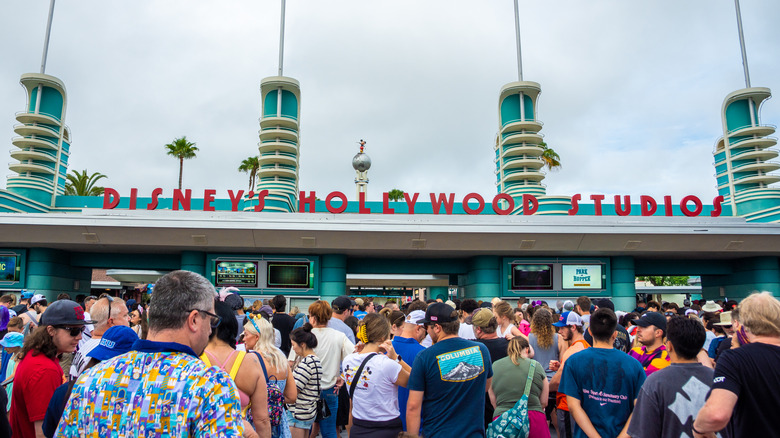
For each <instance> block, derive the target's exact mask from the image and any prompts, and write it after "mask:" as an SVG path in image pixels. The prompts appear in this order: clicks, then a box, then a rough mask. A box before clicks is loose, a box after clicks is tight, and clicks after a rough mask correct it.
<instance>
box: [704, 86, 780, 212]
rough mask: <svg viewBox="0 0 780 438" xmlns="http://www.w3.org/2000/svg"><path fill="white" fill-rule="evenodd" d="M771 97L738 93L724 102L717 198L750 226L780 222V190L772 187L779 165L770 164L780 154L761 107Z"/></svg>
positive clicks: (758, 91)
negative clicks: (775, 147)
mask: <svg viewBox="0 0 780 438" xmlns="http://www.w3.org/2000/svg"><path fill="white" fill-rule="evenodd" d="M771 96H772V93H771V92H770V90H769V89H768V88H764V87H750V88H744V89H741V90H737V91H735V92H733V93H730V94H729V95H728V96H726V99H725V100H724V101H723V107H722V110H721V117H722V121H723V136H722V137H720V138H719V139H718V141H717V142H716V144H715V151H714V152H713V154H714V155H715V172H716V175H715V176H716V178H717V181H718V194H719V195H722V196H723V198H724V204H726V205H728V206H730V207H731V211H732V214H733V215H734V216H742V217H744V218H745V219H746V220H748V221H751V222H780V189H777V188H774V187H770V184H772V183H776V182H778V181H780V175H777V174H774V173H772V172H773V171H775V170H777V169H780V163H778V162H776V161H769V160H771V159H773V158H776V157H777V155H778V152H777V151H776V150H774V149H772V147H773V146H776V145H777V138H774V137H770V135H772V134H773V133H774V132H775V127H774V126H772V125H767V124H764V123H761V119H760V110H761V104H762V103H763V102H765V101H766V100H767V99H769V98H770V97H771Z"/></svg>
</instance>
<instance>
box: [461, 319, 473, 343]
mask: <svg viewBox="0 0 780 438" xmlns="http://www.w3.org/2000/svg"><path fill="white" fill-rule="evenodd" d="M458 336H459V337H461V338H463V339H477V337H476V335H474V326H473V325H471V324H466V323H465V322H462V323H460V328H459V329H458Z"/></svg>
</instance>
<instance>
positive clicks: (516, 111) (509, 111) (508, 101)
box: [501, 94, 520, 124]
mask: <svg viewBox="0 0 780 438" xmlns="http://www.w3.org/2000/svg"><path fill="white" fill-rule="evenodd" d="M512 120H520V95H519V94H513V95H511V96H507V97H506V98H504V100H503V101H502V102H501V124H506V123H508V122H511V121H512Z"/></svg>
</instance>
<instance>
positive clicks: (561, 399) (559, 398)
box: [555, 339, 590, 411]
mask: <svg viewBox="0 0 780 438" xmlns="http://www.w3.org/2000/svg"><path fill="white" fill-rule="evenodd" d="M579 342H582V346H583V347H584V348H590V344H588V341H586V340H584V339H579V340H577V341H575V342H574V343H573V344H571V346H572V347H573V346H575V345H577V344H578V343H579ZM569 348H571V347H569ZM564 366H565V364H564ZM555 407H556V408H558V409H561V410H564V411H568V410H569V404H568V402H567V401H566V394H564V393H562V392H561V391H558V393H557V394H555Z"/></svg>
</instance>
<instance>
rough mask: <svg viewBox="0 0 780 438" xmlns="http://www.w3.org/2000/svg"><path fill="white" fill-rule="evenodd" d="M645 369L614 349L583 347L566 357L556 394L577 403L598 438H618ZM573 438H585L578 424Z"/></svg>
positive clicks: (634, 360) (632, 407)
mask: <svg viewBox="0 0 780 438" xmlns="http://www.w3.org/2000/svg"><path fill="white" fill-rule="evenodd" d="M645 378H646V376H645V370H644V369H643V368H642V364H640V363H639V361H637V360H636V359H634V358H633V357H631V356H629V355H627V354H626V353H623V352H622V351H619V350H615V349H614V348H587V349H585V350H582V351H580V352H579V353H576V354H574V355H572V356H571V357H569V359H567V360H566V364H565V366H564V367H563V374H562V375H561V384H560V386H559V388H558V392H562V393H564V394H566V395H568V396H572V397H574V398H576V399H578V400H579V401H580V403H581V404H582V408H583V409H584V410H585V413H587V414H588V418H590V421H591V423H593V427H595V428H596V430H597V431H598V432H599V434H600V435H601V436H605V437H606V436H618V435H619V434H620V431H621V430H622V429H623V426H625V424H626V420H628V416H629V415H631V411H632V410H633V409H634V400H636V398H637V397H638V396H639V390H640V389H641V388H642V384H643V383H644V382H645ZM574 437H575V438H586V435H585V433H584V432H583V431H582V429H580V427H579V425H576V426H575V427H574Z"/></svg>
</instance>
